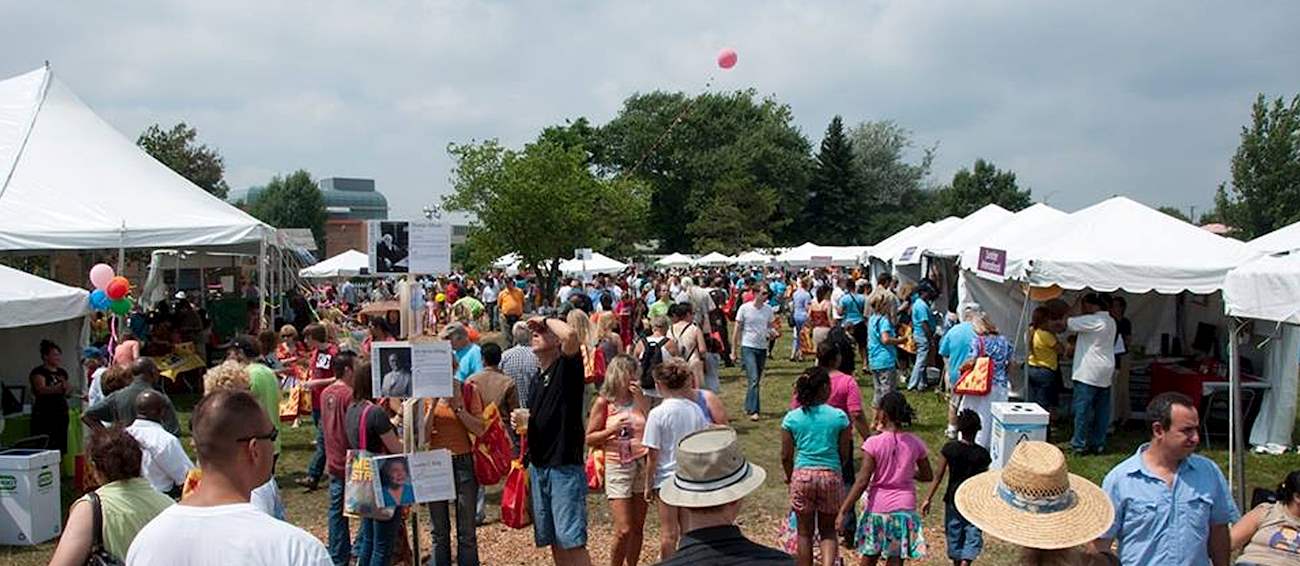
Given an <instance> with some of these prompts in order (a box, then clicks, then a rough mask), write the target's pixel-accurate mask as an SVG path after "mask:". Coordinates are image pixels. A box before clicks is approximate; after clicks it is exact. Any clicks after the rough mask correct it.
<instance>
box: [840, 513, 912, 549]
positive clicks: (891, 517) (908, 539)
mask: <svg viewBox="0 0 1300 566" xmlns="http://www.w3.org/2000/svg"><path fill="white" fill-rule="evenodd" d="M854 541H855V542H856V543H857V547H858V554H861V555H863V556H880V557H883V558H902V559H904V560H919V559H921V558H924V557H925V536H924V535H923V534H922V533H921V516H920V515H918V514H917V513H916V511H894V512H892V513H865V514H863V515H862V517H860V518H859V519H858V532H857V535H856V537H855V538H854Z"/></svg>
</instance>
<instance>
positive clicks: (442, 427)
mask: <svg viewBox="0 0 1300 566" xmlns="http://www.w3.org/2000/svg"><path fill="white" fill-rule="evenodd" d="M458 385H459V386H458ZM451 389H452V397H451V398H450V399H435V400H433V401H432V402H429V403H427V404H426V413H425V415H426V416H425V427H426V434H427V435H428V439H429V449H430V450H437V449H440V448H445V449H447V450H449V451H451V469H452V478H453V481H455V482H456V502H455V504H456V562H454V563H455V564H457V565H459V566H478V563H479V561H478V534H477V532H476V530H475V529H476V528H477V520H476V519H477V509H476V508H477V506H478V491H479V482H478V479H477V478H476V477H475V476H474V441H473V439H472V438H471V437H470V435H474V436H475V437H477V436H480V435H482V434H483V432H484V431H485V430H486V429H487V423H486V422H485V421H484V420H483V399H482V396H481V395H479V392H478V387H476V386H475V385H474V384H472V383H465V384H463V385H462V384H453V385H452V388H451ZM428 509H429V523H430V527H429V528H430V534H431V535H432V537H433V543H432V544H433V562H432V563H433V564H436V565H439V566H442V565H450V564H453V562H452V561H451V517H450V503H449V502H447V501H434V502H432V503H429V504H428Z"/></svg>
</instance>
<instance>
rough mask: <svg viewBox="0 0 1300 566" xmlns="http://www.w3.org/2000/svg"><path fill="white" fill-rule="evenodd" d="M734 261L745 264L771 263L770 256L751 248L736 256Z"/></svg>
mask: <svg viewBox="0 0 1300 566" xmlns="http://www.w3.org/2000/svg"><path fill="white" fill-rule="evenodd" d="M736 263H737V264H739V265H746V266H749V265H767V264H769V263H772V256H770V255H767V254H764V253H760V252H757V251H753V250H751V251H747V252H744V253H742V254H740V255H738V256H736Z"/></svg>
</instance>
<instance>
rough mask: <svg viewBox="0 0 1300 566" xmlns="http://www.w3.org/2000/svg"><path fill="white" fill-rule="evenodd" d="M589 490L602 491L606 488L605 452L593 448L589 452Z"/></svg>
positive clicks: (587, 467)
mask: <svg viewBox="0 0 1300 566" xmlns="http://www.w3.org/2000/svg"><path fill="white" fill-rule="evenodd" d="M585 468H586V471H587V489H590V490H600V489H604V487H605V451H604V450H601V449H599V448H592V449H590V450H588V451H587V465H586V466H585Z"/></svg>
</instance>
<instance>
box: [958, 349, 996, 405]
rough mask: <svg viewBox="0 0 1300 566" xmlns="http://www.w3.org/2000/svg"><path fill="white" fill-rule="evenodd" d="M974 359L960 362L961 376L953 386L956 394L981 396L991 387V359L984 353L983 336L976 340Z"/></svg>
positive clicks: (986, 393) (987, 392)
mask: <svg viewBox="0 0 1300 566" xmlns="http://www.w3.org/2000/svg"><path fill="white" fill-rule="evenodd" d="M976 348H977V350H976V352H975V359H974V360H969V361H967V362H966V363H964V364H962V370H961V377H960V378H958V379H957V384H956V385H955V386H953V389H952V392H953V393H954V394H957V395H972V396H975V397H982V396H984V395H988V394H989V391H990V390H992V389H993V359H992V358H990V357H988V356H987V355H986V354H985V353H984V338H983V337H980V338H979V339H977V341H976Z"/></svg>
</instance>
